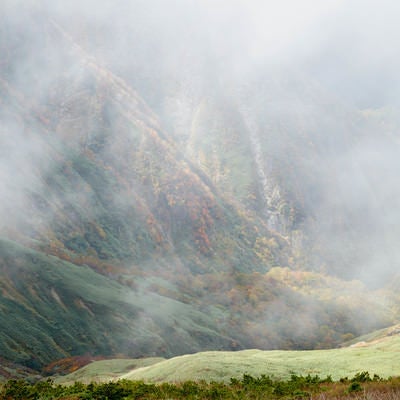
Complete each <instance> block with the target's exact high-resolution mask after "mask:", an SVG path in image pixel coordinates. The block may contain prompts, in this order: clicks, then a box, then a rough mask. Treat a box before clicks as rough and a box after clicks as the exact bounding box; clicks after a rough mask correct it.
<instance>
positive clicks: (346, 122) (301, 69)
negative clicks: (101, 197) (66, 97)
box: [0, 0, 400, 283]
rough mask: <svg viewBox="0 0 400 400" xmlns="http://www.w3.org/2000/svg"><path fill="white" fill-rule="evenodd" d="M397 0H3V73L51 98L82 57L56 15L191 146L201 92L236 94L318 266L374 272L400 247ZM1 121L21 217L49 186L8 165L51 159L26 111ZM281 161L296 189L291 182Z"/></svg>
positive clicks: (1, 168)
mask: <svg viewBox="0 0 400 400" xmlns="http://www.w3.org/2000/svg"><path fill="white" fill-rule="evenodd" d="M399 11H400V6H399V5H398V4H397V3H396V2H394V1H388V0H385V1H381V2H379V3H378V2H376V1H356V0H354V1H343V0H331V1H324V2H318V1H314V0H307V1H301V2H299V1H292V0H285V1H280V2H277V1H276V2H272V1H244V0H232V1H227V0H224V1H219V0H215V1H212V0H204V1H200V0H197V1H196V0H185V1H183V0H150V1H148V0H147V1H139V0H135V1H122V0H118V1H108V0H101V1H84V0H82V1H62V2H54V1H44V0H43V1H41V0H37V1H34V0H31V1H22V0H21V1H10V0H6V1H3V3H2V5H1V6H0V13H1V14H0V17H1V19H2V20H4V21H6V22H7V23H6V24H5V25H4V26H6V27H7V30H6V28H3V31H2V36H3V38H2V39H1V38H0V41H1V42H0V43H1V49H2V51H3V53H2V54H1V55H0V72H2V73H3V75H4V76H5V77H6V79H7V80H8V82H11V83H12V85H14V87H15V88H17V89H18V90H20V91H21V93H23V96H25V97H26V98H31V99H35V101H37V102H38V103H46V102H48V101H49V98H51V96H54V90H55V89H54V87H55V86H56V85H57V82H59V80H60V79H64V80H66V81H68V76H69V75H70V74H73V73H75V72H76V70H77V69H79V63H78V64H74V63H71V62H70V58H69V55H68V51H65V50H64V49H63V46H64V45H63V42H62V41H58V39H56V40H54V37H56V35H57V34H54V32H52V31H51V29H52V28H49V26H50V27H51V26H53V28H54V27H60V29H62V31H63V32H65V33H66V34H67V35H68V36H69V38H70V40H71V42H74V43H75V44H77V45H78V46H79V47H80V49H81V50H82V51H84V52H85V54H87V56H88V57H91V59H92V60H95V62H96V63H98V65H100V66H101V67H104V68H108V69H109V70H111V71H112V72H113V73H115V74H116V75H117V76H120V77H122V78H123V79H124V80H125V81H126V82H127V83H128V84H129V85H131V86H132V87H133V89H134V90H136V91H137V92H138V93H139V95H140V96H142V97H143V98H144V100H145V101H146V102H147V104H148V105H149V107H150V108H151V109H152V110H153V111H154V112H155V113H156V114H157V115H158V119H159V123H160V125H161V126H162V127H163V128H164V129H165V130H166V131H167V132H169V134H170V135H171V136H172V137H173V138H174V139H175V140H177V142H178V143H179V144H180V145H181V146H182V151H183V152H184V153H185V154H189V153H190V151H192V149H188V147H186V145H187V142H188V140H189V139H188V132H189V131H190V126H191V124H192V121H193V118H194V114H195V110H196V107H198V105H199V103H201V101H202V100H203V99H204V98H206V99H213V101H215V102H216V103H221V102H227V103H229V104H230V106H231V107H233V108H235V107H236V113H237V114H238V115H241V118H242V119H243V120H246V118H247V119H248V121H247V123H244V124H243V126H245V127H247V128H246V129H248V130H251V132H248V134H249V137H251V138H252V139H251V142H252V148H253V153H254V157H255V160H256V164H257V168H258V169H259V170H258V178H259V181H260V182H259V187H260V188H259V191H260V193H261V194H260V195H261V197H262V196H264V197H268V196H269V193H270V192H272V191H274V190H275V192H276V190H277V187H278V186H280V187H279V189H280V190H281V192H282V193H283V192H285V193H286V192H290V199H289V200H288V201H289V203H290V204H291V205H292V206H293V207H297V208H301V211H302V213H303V214H305V216H306V217H305V220H304V221H303V222H302V223H301V225H299V226H296V227H295V228H296V230H304V232H305V234H306V236H307V237H308V238H309V239H307V240H308V242H310V243H312V244H311V248H314V249H315V251H316V255H315V257H314V260H313V261H312V260H311V259H310V260H309V261H310V263H313V265H310V267H311V268H315V269H319V268H321V269H322V268H323V267H324V266H326V265H328V269H329V270H333V271H336V272H337V273H338V274H339V275H341V274H342V275H343V276H345V277H357V278H362V279H364V280H366V281H367V282H369V283H371V282H375V281H377V280H379V281H381V280H382V281H384V279H386V278H387V277H388V276H390V275H391V274H393V273H395V272H396V271H397V264H398V261H399V257H400V251H399V250H398V249H397V244H396V238H397V233H398V228H397V226H399V222H400V211H399V209H398V204H397V199H398V198H399V195H400V187H399V184H398V181H397V176H396V175H397V171H398V170H399V167H400V161H398V151H397V150H398V146H399V140H398V132H397V130H398V124H397V121H395V120H393V118H392V117H388V116H387V115H388V114H386V113H385V112H386V111H385V110H387V109H388V108H389V107H391V108H392V109H394V110H397V107H398V102H399V100H400V97H399V94H400V92H399V83H398V79H397V71H398V69H399V67H400V56H399V52H398V47H399V46H398V43H397V41H398V37H399V35H400V26H399V24H398V23H397V16H398V12H399ZM44 20H46V21H50V25H46V24H42V22H43V21H44ZM54 29H55V28H54ZM55 30H57V29H55ZM58 34H59V33H58ZM46 35H49V36H50V39H48V36H46ZM58 45H59V46H58ZM66 53H67V54H66ZM3 89H4V88H3ZM71 91H73V88H72V89H71ZM35 112H37V113H40V109H39V110H36V109H35ZM391 115H392V114H391ZM18 118H19V116H18ZM18 118H17V119H18ZM215 118H216V119H218V116H215ZM388 118H389V119H388ZM391 118H392V119H391ZM249 121H250V122H249ZM1 123H2V126H3V129H2V131H1V135H2V137H1V138H0V143H1V145H2V149H5V148H6V144H5V143H6V142H7V143H9V142H12V143H11V145H10V146H8V147H7V151H3V152H2V156H1V163H0V174H1V176H2V177H5V178H4V179H2V184H1V205H0V208H1V215H8V216H10V215H18V207H21V206H22V205H23V204H24V202H23V200H22V199H23V198H24V196H25V195H24V193H25V189H26V187H25V185H26V184H27V181H29V185H34V186H35V187H36V188H37V190H40V185H41V184H40V182H36V181H35V179H36V178H35V177H30V175H26V174H25V173H24V177H23V178H21V177H20V175H19V174H18V173H15V172H13V179H10V175H11V172H10V171H22V170H23V171H34V170H35V166H36V163H37V162H38V159H40V160H47V161H46V163H47V162H48V160H49V159H50V158H51V157H50V155H49V153H48V148H46V147H43V146H37V145H36V144H35V143H32V142H31V140H32V139H29V137H30V133H29V130H30V129H31V125H30V124H29V122H28V123H27V122H26V121H23V122H21V123H20V124H15V123H14V122H12V123H10V122H9V116H8V115H5V114H4V113H3V115H2V117H1ZM254 132H256V134H255V133H254ZM251 134H253V136H251ZM51 151H54V149H53V150H51ZM295 153H296V155H295ZM40 155H41V156H42V157H40ZM257 160H258V161H257ZM282 166H287V167H286V168H289V166H290V168H291V169H293V170H294V172H293V171H292V172H291V174H292V175H290V179H291V181H297V182H300V183H299V185H298V186H299V188H297V187H296V188H294V187H284V186H285V183H284V182H285V175H284V174H285V173H286V170H284V169H282V168H283V167H282ZM46 168H47V166H46ZM275 170H279V171H281V172H278V173H277V174H276V176H271V173H272V172H271V171H275ZM28 178H29V179H28ZM30 190H33V188H32V187H30ZM35 190H36V189H35ZM33 191H34V190H33ZM10 198H12V199H15V201H13V202H12V204H11V203H10V201H9V199H10ZM19 199H21V200H19ZM273 201H274V200H271V199H269V200H268V199H264V203H263V204H264V208H265V207H267V208H268V205H269V206H270V207H275V204H274V203H273ZM118 202H120V199H119V200H118ZM10 207H14V208H15V209H14V210H13V212H11V213H10V212H9V209H10ZM271 210H272V208H271ZM271 210H268V209H267V210H265V209H264V212H265V213H264V215H267V217H266V218H267V219H268V218H270V217H271V212H272V211H271ZM258 211H259V210H258ZM5 220H7V218H6V219H5ZM269 222H270V223H271V224H272V225H270V226H271V229H276V230H278V231H279V229H280V228H278V225H277V223H276V222H274V223H272V222H271V219H270V220H269ZM12 224H13V221H9V225H12ZM292 228H293V227H292ZM287 229H289V228H286V230H287ZM279 233H281V234H283V235H289V233H288V232H287V231H282V232H279ZM321 248H322V250H321ZM349 271H350V272H349Z"/></svg>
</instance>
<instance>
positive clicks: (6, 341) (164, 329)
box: [0, 240, 232, 369]
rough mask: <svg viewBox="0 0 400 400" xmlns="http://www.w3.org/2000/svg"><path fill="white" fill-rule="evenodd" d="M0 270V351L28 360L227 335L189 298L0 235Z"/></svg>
mask: <svg viewBox="0 0 400 400" xmlns="http://www.w3.org/2000/svg"><path fill="white" fill-rule="evenodd" d="M0 274H1V279H0V311H1V312H0V326H1V327H2V329H0V354H1V356H2V357H3V358H4V359H6V360H12V361H13V362H14V363H17V364H22V365H25V366H28V367H30V368H34V369H39V368H41V367H43V366H44V365H46V364H48V363H50V362H52V361H54V360H57V359H61V358H66V357H69V356H71V355H72V356H73V355H81V354H86V353H89V354H92V355H103V356H107V355H108V356H109V355H114V354H121V353H123V354H126V355H127V356H130V357H142V356H144V355H149V356H150V355H152V354H154V355H165V356H169V357H171V356H172V355H174V354H179V353H180V352H181V351H183V352H190V351H193V349H195V350H194V351H201V350H202V349H203V348H205V347H206V348H209V349H210V348H226V347H228V348H229V343H230V342H231V340H232V339H230V338H229V337H227V336H224V335H222V334H221V333H218V329H217V328H216V325H215V322H214V321H213V320H212V319H211V318H210V317H208V316H207V315H206V314H205V313H202V312H200V311H198V310H196V309H195V308H194V307H193V306H190V305H187V304H183V303H180V302H178V301H175V300H173V299H170V298H167V297H163V296H160V295H158V294H155V293H150V292H148V291H146V290H144V289H143V290H140V289H131V288H129V287H126V286H123V285H121V284H119V283H117V282H115V281H113V280H112V279H110V278H107V277H105V276H103V275H100V274H98V273H96V272H94V271H93V270H92V269H90V268H89V267H87V266H76V265H74V264H71V263H68V262H65V261H62V260H60V259H57V258H56V257H53V256H48V255H45V254H42V253H40V252H37V251H34V250H31V249H27V248H25V247H23V246H20V245H18V244H16V243H13V242H11V241H8V240H0ZM196 349H197V350H196Z"/></svg>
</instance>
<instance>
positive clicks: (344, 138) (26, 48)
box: [0, 0, 400, 378]
mask: <svg viewBox="0 0 400 400" xmlns="http://www.w3.org/2000/svg"><path fill="white" fill-rule="evenodd" d="M13 3H14V2H13V1H2V2H1V4H0V22H1V23H0V54H4V55H5V56H4V60H2V61H1V62H0V128H1V131H0V156H1V157H0V159H1V165H0V167H1V170H0V175H1V181H0V185H1V186H0V196H1V197H0V276H1V279H0V310H1V313H0V354H1V357H3V358H4V359H5V360H6V361H7V362H14V363H16V364H17V365H18V366H19V365H23V366H25V367H28V368H32V369H34V370H35V371H36V373H42V372H43V371H44V372H46V371H48V370H49V369H50V370H51V367H50V366H54V362H55V361H59V360H64V361H59V362H58V364H57V363H56V365H57V366H65V364H67V361H65V360H71V358H72V359H73V360H75V361H76V360H77V359H78V358H73V357H74V356H83V355H89V356H88V358H91V357H92V356H93V357H94V359H97V358H102V357H109V356H129V357H145V356H152V357H153V356H160V357H172V356H175V355H181V354H185V353H194V352H200V351H206V350H240V349H244V348H260V349H301V350H303V349H312V348H313V349H322V348H331V347H335V346H337V345H339V344H340V343H342V342H343V341H347V340H350V339H352V338H353V337H357V336H358V335H360V334H363V333H367V332H369V331H371V330H374V329H376V328H379V327H384V326H388V325H390V324H392V323H394V322H395V321H397V319H398V317H399V316H400V310H399V307H398V305H397V304H399V298H398V293H399V291H398V287H397V286H398V285H397V284H396V281H395V280H392V285H391V287H390V288H384V289H382V290H381V291H374V290H372V289H368V288H367V287H366V286H365V285H363V284H362V283H360V282H357V281H344V280H343V279H340V278H339V277H338V275H339V276H341V277H342V278H343V276H347V275H346V274H345V272H346V273H347V272H348V271H353V268H352V267H353V266H354V265H356V266H358V267H360V266H361V267H362V269H363V270H364V268H367V267H368V265H369V264H368V263H367V261H368V262H370V261H371V260H372V261H374V262H375V263H377V265H379V271H381V268H382V266H383V265H384V264H383V263H378V261H379V260H378V261H377V259H379V257H377V255H380V254H381V253H382V252H383V253H387V254H385V256H388V257H389V255H390V254H391V253H390V252H385V251H384V250H382V249H385V248H386V247H385V246H384V244H385V243H386V242H391V240H387V238H388V237H389V236H390V235H389V233H390V232H392V233H393V231H390V232H389V231H386V230H385V229H381V230H379V229H375V225H374V223H373V222H374V221H370V220H369V219H368V218H367V217H366V216H370V215H379V213H378V211H381V209H385V210H389V209H390V204H391V203H390V204H389V205H387V203H386V202H387V201H388V199H396V198H398V196H392V195H389V193H390V192H386V191H383V192H382V196H383V197H384V199H385V203H384V207H383V206H381V207H377V208H374V207H375V205H374V204H375V203H374V202H373V203H374V204H372V205H371V204H369V203H368V204H365V207H359V203H360V200H361V199H363V198H364V197H367V196H361V195H363V194H366V195H368V196H370V193H369V192H368V191H367V193H364V192H361V195H359V196H358V195H357V194H360V193H358V192H357V193H356V194H354V195H353V196H349V195H348V194H349V193H350V192H351V193H352V191H353V189H355V187H354V185H351V188H350V189H351V190H347V189H348V188H347V186H346V185H345V187H340V185H339V189H341V190H335V188H337V184H338V182H336V185H335V179H333V178H335V177H332V175H331V171H336V170H337V169H340V170H341V169H342V168H343V167H342V163H341V162H339V163H338V162H337V159H336V157H337V156H338V155H343V154H350V157H349V159H350V160H352V159H353V158H352V157H351V155H352V153H353V150H354V146H355V143H357V142H359V141H361V142H362V138H363V137H364V136H363V135H366V136H369V134H370V133H371V132H374V134H375V135H376V137H378V138H379V140H384V135H382V134H381V131H380V130H376V132H375V130H374V129H373V128H375V125H373V126H372V127H371V126H370V125H369V123H368V121H369V119H372V120H374V119H376V118H378V117H379V116H378V115H376V116H375V117H374V118H373V115H371V116H370V117H369V119H368V118H367V119H364V117H362V116H360V115H359V114H358V113H356V112H354V111H353V110H348V109H347V108H345V107H344V106H342V105H340V104H337V103H336V101H335V102H333V100H331V99H330V97H329V96H325V95H324V94H322V93H321V91H320V90H317V89H315V87H314V86H313V85H309V82H308V81H303V80H302V79H300V80H296V79H295V81H296V84H295V85H294V86H293V85H291V84H289V83H287V79H286V77H284V76H281V75H277V76H275V77H273V76H271V77H266V76H260V77H259V79H258V78H257V77H254V78H255V80H254V83H251V82H248V85H247V84H245V83H243V86H245V87H246V88H247V89H245V90H244V91H243V93H242V95H240V96H239V95H238V94H235V93H236V92H237V91H240V92H242V89H243V88H240V86H241V85H242V83H240V82H239V83H238V82H236V81H235V79H233V80H232V82H230V84H221V82H224V80H222V81H221V82H220V78H218V77H215V78H213V77H211V76H208V74H207V78H205V77H203V78H200V80H202V79H204V82H200V86H204V87H203V88H202V89H201V90H200V91H199V92H198V91H197V90H195V91H194V92H196V93H197V94H196V95H194V94H193V96H192V95H191V93H190V92H191V91H190V90H189V93H181V92H180V89H179V87H180V86H182V91H183V92H184V88H186V84H183V83H185V79H186V78H185V79H184V80H183V81H179V79H177V80H176V82H175V79H171V75H170V74H169V73H168V74H167V75H166V76H165V77H164V78H165V80H163V79H161V78H160V79H161V81H160V80H158V79H153V78H154V76H159V74H158V72H155V71H153V73H154V76H153V77H151V74H150V79H148V77H144V76H143V71H149V72H150V71H151V68H156V69H157V68H158V66H161V64H162V60H161V59H160V60H158V59H157V58H155V59H152V60H151V62H148V63H146V62H145V61H144V60H141V59H140V58H137V57H132V59H128V60H126V62H127V65H126V68H127V71H129V73H124V69H125V68H118V66H116V65H115V63H116V62H120V61H122V60H120V59H119V57H115V54H114V53H112V52H111V53H108V54H107V49H106V48H103V45H101V46H100V47H101V49H102V50H101V53H102V55H101V57H99V58H98V59H97V58H96V56H97V55H98V53H97V52H98V50H99V48H96V46H97V45H96V43H97V44H98V43H100V42H103V40H101V39H99V37H101V36H98V35H102V34H103V33H101V32H104V35H107V30H106V29H104V28H105V26H106V25H104V26H102V25H101V24H100V25H99V26H97V27H96V26H95V25H96V24H97V22H95V21H92V20H91V17H89V19H88V20H86V19H85V18H86V17H85V16H83V15H82V16H81V17H82V20H80V18H78V19H79V20H80V22H79V24H78V25H79V26H80V27H81V28H77V26H75V25H74V24H70V23H69V22H67V23H66V21H64V22H63V17H62V16H61V15H58V13H57V12H55V14H54V15H52V11H51V9H52V7H50V3H51V2H48V4H46V3H47V2H43V1H41V0H38V1H34V2H33V3H34V4H36V5H35V7H33V8H31V7H29V6H27V7H19V5H17V6H14V4H13ZM70 3H71V4H72V3H74V2H70ZM135 4H136V3H135ZM100 5H101V4H100V3H99V8H101V7H100ZM61 8H64V7H61ZM81 8H82V7H78V8H77V10H80V9H81ZM96 8H97V5H96ZM115 9H118V7H115ZM79 13H80V11H79V12H78V14H79ZM134 14H135V15H136V13H134ZM132 18H133V16H132ZM135 18H136V17H135ZM107 20H110V21H111V20H112V19H110V18H108V19H107ZM104 22H105V21H104ZM107 23H108V22H107ZM113 25H115V26H120V25H119V24H118V23H113ZM128 25H129V26H135V27H137V26H139V25H141V23H140V24H135V23H132V21H129V24H128ZM122 26H123V25H121V29H124V30H126V32H124V34H123V35H122V36H123V37H129V35H130V34H132V32H130V31H129V29H130V28H129V27H128V26H126V27H124V28H122ZM151 30H152V29H149V32H150V31H151ZM84 32H85V33H84ZM125 33H126V35H125ZM118 36H119V35H118ZM184 36H185V37H186V36H187V35H182V37H184ZM189 36H190V35H189ZM189 36H188V37H189ZM31 39H32V40H31ZM129 41H130V40H127V42H129ZM106 42H107V41H105V43H106ZM138 42H143V44H145V43H146V42H145V41H142V40H139V39H138V36H137V35H136V32H135V34H134V35H133V36H132V46H133V47H134V46H136V45H137V44H135V43H138ZM105 43H103V44H105ZM150 47H151V46H150ZM150 47H149V48H150ZM179 47H180V46H177V48H179ZM103 49H104V54H103ZM127 53H129V54H133V53H131V52H130V51H129V52H127ZM171 54H172V53H171ZM152 58H153V57H152ZM180 58H181V57H173V56H171V60H172V59H176V60H179V59H180ZM133 59H135V61H134V63H133V64H134V65H132V64H131V63H130V62H131V61H132V60H133ZM98 60H101V61H98ZM155 60H156V61H155ZM149 61H150V60H149ZM136 63H138V65H139V64H141V63H143V65H142V66H141V67H139V66H138V65H136ZM122 64H124V61H122ZM183 64H184V63H183ZM105 66H107V68H106V67H105ZM149 67H151V68H150V69H149ZM181 67H182V66H181V65H180V66H179V68H178V69H177V70H179V71H181ZM171 72H172V71H171ZM146 74H147V72H146ZM172 75H173V74H172ZM224 75H225V74H224ZM228 75H229V74H228ZM121 76H122V77H123V79H122V78H121ZM161 77H162V75H161ZM143 78H146V79H143ZM177 78H178V77H177ZM266 78H268V79H266ZM283 78H284V79H283ZM275 80H276V82H275ZM150 81H151V82H152V83H149V82H150ZM189 81H191V79H189ZM146 82H147V86H146ZM217 82H219V83H218V84H216V83H217ZM268 82H269V83H268ZM285 82H286V83H285ZM259 83H260V85H259ZM261 83H262V85H261ZM156 86H158V87H156ZM189 86H190V85H189ZM219 88H221V90H220V89H219ZM238 89H240V90H238ZM135 90H139V91H140V94H139V93H137V92H136V91H135ZM289 93H290V95H289V97H293V99H287V97H288V94H289ZM150 94H151V97H152V102H151V103H149V104H151V107H152V108H150V107H149V106H148V105H147V104H146V102H145V101H144V100H143V99H147V100H148V99H149V95H150ZM181 96H182V97H181ZM187 97H188V98H187ZM171 99H172V100H173V101H176V103H177V105H179V104H181V103H185V104H187V105H189V108H190V110H189V111H188V112H187V113H186V112H184V113H183V114H184V115H182V113H180V112H174V104H167V103H168V102H170V101H171ZM282 99H283V100H285V101H284V102H283V103H284V104H285V105H287V107H284V108H282V107H281V104H280V102H281V100H282ZM181 100H182V101H181ZM186 100H187V101H186ZM243 102H245V103H246V104H245V105H244V107H243V104H242V103H243ZM331 103H332V104H331ZM266 105H268V106H266ZM274 109H275V110H276V112H275V113H274V111H273V110H274ZM249 110H250V111H251V112H250V111H249ZM175 111H180V110H175ZM182 117H183V118H182ZM379 118H380V117H379ZM379 118H378V119H379ZM359 119H360V120H359ZM182 120H183V122H184V123H182ZM364 124H366V125H368V126H367V128H366V129H365V130H364V129H363V126H364ZM393 124H394V120H393ZM179 126H180V128H179ZM254 127H255V129H253V128H254ZM374 137H375V136H371V138H372V139H373V138H374ZM388 140H389V139H388ZM393 143H397V142H396V141H395V140H392V139H390V140H389V141H388V142H387V144H388V146H389V147H393V149H394V150H396V149H397V148H396V147H395V146H392V144H393ZM394 153H396V151H394ZM395 155H396V159H397V158H398V157H397V153H396V154H395ZM339 160H341V158H340V157H339ZM335 161H336V162H335ZM347 162H349V161H348V160H347ZM338 164H340V165H338ZM355 164H357V163H355ZM343 165H344V168H345V169H346V167H348V168H347V170H345V175H346V178H347V173H349V174H350V175H349V176H351V172H352V173H353V174H354V173H357V171H358V168H359V167H358V166H357V168H356V167H354V168H356V169H355V170H353V169H352V168H353V166H352V165H353V164H352V161H351V162H350V165H348V164H346V163H344V164H343ZM363 166H364V167H365V165H363V164H361V167H360V169H362V167H363ZM339 167H340V168H339ZM389 170H391V171H397V169H395V168H391V169H390V168H387V170H385V175H384V176H385V179H378V178H379V175H378V178H377V179H376V181H377V183H379V182H381V181H386V177H387V176H388V173H389ZM341 171H342V170H341ZM378 171H379V169H378ZM342 173H343V171H342ZM363 174H364V175H366V173H364V172H363ZM364 175H362V176H364ZM394 175H395V177H394V178H395V179H393V181H390V180H389V182H393V185H392V186H395V184H396V185H397V181H398V179H397V175H396V172H395V173H394ZM356 176H357V174H356ZM264 178H265V179H264ZM340 178H341V175H340V174H338V177H337V179H338V181H339V182H340V183H342V184H343V182H344V183H346V182H347V179H344V180H343V179H340ZM342 180H343V182H342ZM349 180H350V181H351V179H349ZM331 185H332V188H331ZM326 186H328V187H329V190H327V187H326ZM349 186H350V185H349ZM361 186H362V187H364V186H363V185H361ZM366 186H367V188H368V185H366ZM374 187H375V186H374ZM376 187H377V188H379V185H378V186H376ZM364 190H365V189H364ZM377 195H380V191H379V190H378V189H375V196H377ZM348 197H350V204H349V203H348V202H347V200H348ZM372 197H374V196H372ZM368 198H369V197H368ZM353 202H354V204H355V205H354V204H353ZM378 203H379V202H377V204H378ZM325 207H327V208H325ZM371 207H372V209H371ZM393 208H396V209H397V208H398V207H397V204H394V205H393ZM389 219H390V218H388V220H389ZM393 221H394V222H393V223H391V224H390V225H391V226H392V225H393V226H400V224H396V223H395V221H396V220H395V219H394V220H393ZM325 228H326V229H325ZM332 230H333V231H334V235H333V237H332ZM394 232H395V233H396V231H395V230H394ZM325 233H327V234H326V235H325ZM343 237H344V239H343ZM369 237H371V239H370V238H369ZM391 237H394V238H396V237H398V234H397V233H396V234H393V235H392V236H391ZM338 238H340V240H335V239H338ZM360 238H361V239H364V240H360V245H358V244H357V243H358V239H360ZM366 238H368V241H367V242H365V240H366ZM365 243H367V245H365ZM369 243H371V244H373V245H371V246H370V245H369ZM361 244H362V245H363V246H361ZM396 248H397V247H396V245H395V244H394V245H393V249H396ZM329 249H331V250H337V251H334V252H333V253H330V252H329V251H328V250H329ZM358 250H360V251H358ZM354 254H356V256H357V257H353V256H354ZM395 255H396V252H395V251H394V252H393V259H394V260H395V261H396V260H397V259H398V258H396V257H395ZM360 258H361V261H360ZM372 261H371V262H372ZM391 264H393V265H397V261H396V262H393V263H391V262H390V258H389V259H387V258H385V265H391ZM338 272H340V273H342V274H340V273H339V274H338ZM335 274H336V275H335ZM49 364H50V366H49ZM72 364H73V363H72ZM45 366H48V367H47V368H48V369H46V368H44V367H45ZM79 366H80V364H79ZM74 367H77V365H73V366H72V367H71V368H74ZM7 368H8V367H7ZM18 368H19V367H18ZM43 368H44V369H43ZM60 368H61V367H60ZM14 369H15V368H14ZM0 375H1V376H4V377H6V378H9V371H8V369H5V368H1V366H0Z"/></svg>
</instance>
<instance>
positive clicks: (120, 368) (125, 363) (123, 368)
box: [55, 357, 164, 385]
mask: <svg viewBox="0 0 400 400" xmlns="http://www.w3.org/2000/svg"><path fill="white" fill-rule="evenodd" d="M161 361H164V359H163V358H160V357H149V358H139V359H113V360H100V361H93V362H92V363H90V364H88V365H85V366H84V367H83V368H80V369H78V370H77V371H75V372H72V373H71V374H68V375H67V376H60V377H57V378H55V383H56V384H60V385H62V384H68V383H72V382H82V383H90V382H106V381H109V380H110V378H114V377H115V378H118V377H119V376H121V375H123V374H126V373H128V372H132V370H134V369H137V368H142V367H148V366H150V365H153V364H156V363H158V362H161Z"/></svg>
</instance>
